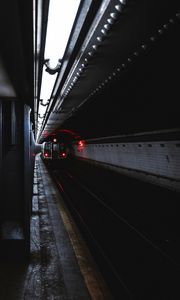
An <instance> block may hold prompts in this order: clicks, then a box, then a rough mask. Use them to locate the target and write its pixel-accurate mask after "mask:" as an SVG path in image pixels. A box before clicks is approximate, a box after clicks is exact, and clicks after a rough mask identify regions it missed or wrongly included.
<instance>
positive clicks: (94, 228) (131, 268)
mask: <svg viewBox="0 0 180 300" xmlns="http://www.w3.org/2000/svg"><path fill="white" fill-rule="evenodd" d="M51 173H52V176H53V178H54V180H55V182H56V184H57V186H58V188H59V190H60V193H61V194H62V196H63V198H64V200H65V202H66V204H67V205H68V207H69V210H70V211H71V213H72V215H73V217H74V219H75V221H76V223H77V224H78V226H79V229H80V231H81V233H82V234H83V236H84V238H85V240H86V242H87V244H88V247H89V249H90V251H91V253H92V255H93V256H94V258H95V260H96V262H97V264H98V265H99V268H100V270H101V272H102V274H103V276H104V278H105V280H106V281H107V284H108V285H109V287H110V289H111V291H112V293H113V295H114V298H115V299H120V297H122V299H144V297H145V293H146V291H147V290H148V289H149V287H150V286H151V287H152V286H153V288H152V289H151V293H150V295H146V299H152V298H151V297H152V295H153V294H152V293H157V294H158V295H159V299H161V298H160V297H166V296H167V290H166V289H164V285H165V286H166V285H168V286H169V288H168V291H169V292H170V290H171V291H172V289H174V287H175V285H176V283H175V281H176V280H177V279H178V277H177V276H176V275H175V274H177V273H176V272H178V268H179V266H178V261H177V259H176V258H177V257H176V255H174V253H172V247H169V248H168V247H164V244H163V243H162V241H159V240H157V239H156V237H154V239H153V238H152V237H153V235H151V234H150V233H149V232H148V231H147V228H148V226H147V228H146V226H144V227H145V229H144V231H143V230H142V228H141V226H139V224H137V222H135V218H134V219H131V218H129V219H128V217H126V214H125V215H124V212H123V210H122V206H121V205H120V204H117V203H118V202H119V197H118V195H117V190H114V189H113V191H112V190H111V192H110V191H109V193H110V194H108V193H107V182H106V181H104V190H105V192H103V191H102V190H101V189H102V187H103V184H102V186H101V187H99V188H98V189H96V190H95V188H94V187H95V181H97V177H96V176H94V180H93V178H92V173H91V178H90V180H89V181H88V182H87V174H86V176H84V180H83V176H79V175H78V174H77V173H76V174H75V172H74V170H73V171H71V170H69V168H62V170H61V171H60V170H53V171H51ZM96 184H97V182H96ZM111 188H113V187H108V189H111ZM130 189H131V187H130ZM136 192H137V190H136ZM132 194H133V191H131V195H132ZM110 195H111V199H109V196H110ZM127 195H128V198H129V191H127ZM127 195H124V197H126V196H127ZM134 196H135V195H134ZM121 197H122V196H121ZM134 201H135V198H134ZM129 210H130V211H131V208H130V207H129ZM95 211H96V213H94V212H95ZM132 214H133V212H132V211H131V212H130V215H132ZM134 214H135V216H136V211H135V210H134ZM139 216H140V215H139ZM130 219H131V222H130ZM140 223H141V222H140ZM152 224H153V219H152ZM145 225H146V224H145ZM152 226H154V227H156V226H155V225H152ZM155 229H156V228H154V229H153V230H155ZM153 230H152V233H153ZM157 231H159V228H158V227H157ZM167 244H168V243H167ZM172 273H173V276H170V274H172ZM157 285H158V288H157ZM170 287H171V288H170ZM155 290H156V292H155ZM164 299H166V298H164ZM167 299H168V298H167Z"/></svg>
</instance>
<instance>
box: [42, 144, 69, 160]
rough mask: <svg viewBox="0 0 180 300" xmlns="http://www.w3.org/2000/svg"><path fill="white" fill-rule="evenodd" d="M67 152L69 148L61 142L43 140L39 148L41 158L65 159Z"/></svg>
mask: <svg viewBox="0 0 180 300" xmlns="http://www.w3.org/2000/svg"><path fill="white" fill-rule="evenodd" d="M68 154H69V148H68V147H67V146H66V145H65V144H64V143H62V142H57V141H55V142H44V143H43V144H42V148H41V157H42V159H43V160H51V161H54V160H61V159H66V158H67V157H68Z"/></svg>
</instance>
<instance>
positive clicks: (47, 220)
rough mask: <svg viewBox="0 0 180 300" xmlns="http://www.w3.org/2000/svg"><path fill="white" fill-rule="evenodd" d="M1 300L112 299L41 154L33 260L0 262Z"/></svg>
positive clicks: (33, 222)
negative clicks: (26, 261)
mask: <svg viewBox="0 0 180 300" xmlns="http://www.w3.org/2000/svg"><path fill="white" fill-rule="evenodd" d="M0 299H2V300H6V299H7V300H14V299H17V300H22V299H27V300H36V299H43V300H46V299H48V300H53V299H57V300H58V299H61V300H69V299H73V300H75V299H77V300H90V299H92V300H101V299H102V300H110V299H112V297H111V295H110V293H109V290H108V288H107V286H106V284H105V282H104V280H103V278H102V276H101V274H100V272H99V270H98V268H97V265H96V264H95V262H94V260H93V258H92V256H91V254H90V252H89V250H88V248H87V246H86V244H85V242H84V240H83V238H82V236H81V235H80V233H79V231H78V228H77V227H76V224H75V223H74V221H73V219H72V217H71V215H70V213H69V211H68V209H67V207H66V205H65V203H64V201H63V199H62V197H61V195H60V194H59V192H58V190H57V188H56V186H55V184H54V183H53V181H52V179H51V177H50V175H49V174H48V171H47V169H46V167H45V165H44V163H43V162H42V160H41V158H40V156H39V155H37V156H36V161H35V170H34V186H33V209H32V220H31V255H30V261H29V263H22V262H21V263H20V262H18V263H15V262H14V263H13V262H4V263H3V262H1V264H0Z"/></svg>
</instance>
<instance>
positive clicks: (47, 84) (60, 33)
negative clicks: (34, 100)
mask: <svg viewBox="0 0 180 300" xmlns="http://www.w3.org/2000/svg"><path fill="white" fill-rule="evenodd" d="M79 3H80V0H76V1H74V0H66V1H60V0H50V4H49V13H48V23H47V34H46V44H45V51H44V58H45V60H46V59H50V60H49V65H50V67H51V68H54V67H56V66H57V63H58V60H59V59H62V57H63V55H64V52H65V48H66V45H67V42H68V39H69V35H70V32H71V29H72V25H73V22H74V19H75V15H76V13H77V10H78V7H79ZM67 15H68V18H67ZM64 25H65V26H64ZM56 78H57V73H56V75H50V74H49V73H47V72H46V71H45V67H44V68H43V75H42V83H41V92H40V99H43V100H45V102H47V100H48V99H50V97H51V94H52V91H53V87H54V84H55V81H56ZM45 112H46V109H45V108H44V107H42V106H41V105H40V106H39V110H38V114H39V115H41V116H42V115H44V114H45ZM38 121H39V120H38ZM39 135H40V130H39V131H38V138H39Z"/></svg>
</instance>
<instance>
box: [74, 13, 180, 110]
mask: <svg viewBox="0 0 180 300" xmlns="http://www.w3.org/2000/svg"><path fill="white" fill-rule="evenodd" d="M179 19H180V13H176V14H175V16H174V17H173V18H170V19H169V20H168V22H167V23H166V24H163V25H162V26H161V28H158V30H157V32H156V33H155V35H153V36H151V37H150V38H149V39H148V40H147V43H144V44H142V45H141V46H140V48H139V50H138V51H134V53H133V54H132V56H131V57H128V58H127V60H126V62H124V63H122V64H121V65H120V66H118V67H116V68H115V70H114V71H113V72H112V73H111V74H109V76H108V77H107V78H106V79H105V80H104V81H103V82H102V83H101V84H99V85H98V87H97V88H96V89H94V90H93V91H92V92H91V93H90V94H89V95H88V96H87V97H86V98H85V99H84V101H83V102H81V104H80V105H79V106H78V107H76V108H75V109H73V110H72V112H71V113H70V115H72V113H74V112H75V111H77V109H78V108H79V107H80V106H81V105H83V104H84V103H85V102H86V101H87V100H89V99H90V98H92V97H93V96H94V95H95V94H97V93H98V92H99V91H101V90H102V89H103V88H104V87H105V86H106V85H107V84H108V83H109V82H110V81H111V80H113V79H115V78H116V77H117V76H118V75H119V74H120V73H121V72H122V71H124V70H126V69H127V67H128V66H129V64H131V63H132V62H133V61H135V59H136V58H137V57H138V56H139V55H140V54H141V53H143V52H144V51H145V50H147V49H148V47H150V46H151V44H152V43H154V42H156V41H157V40H158V38H160V36H161V35H162V34H164V33H165V32H166V30H168V29H169V27H170V26H171V25H173V24H175V23H176V22H177V21H178V20H179ZM148 41H149V43H148Z"/></svg>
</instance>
